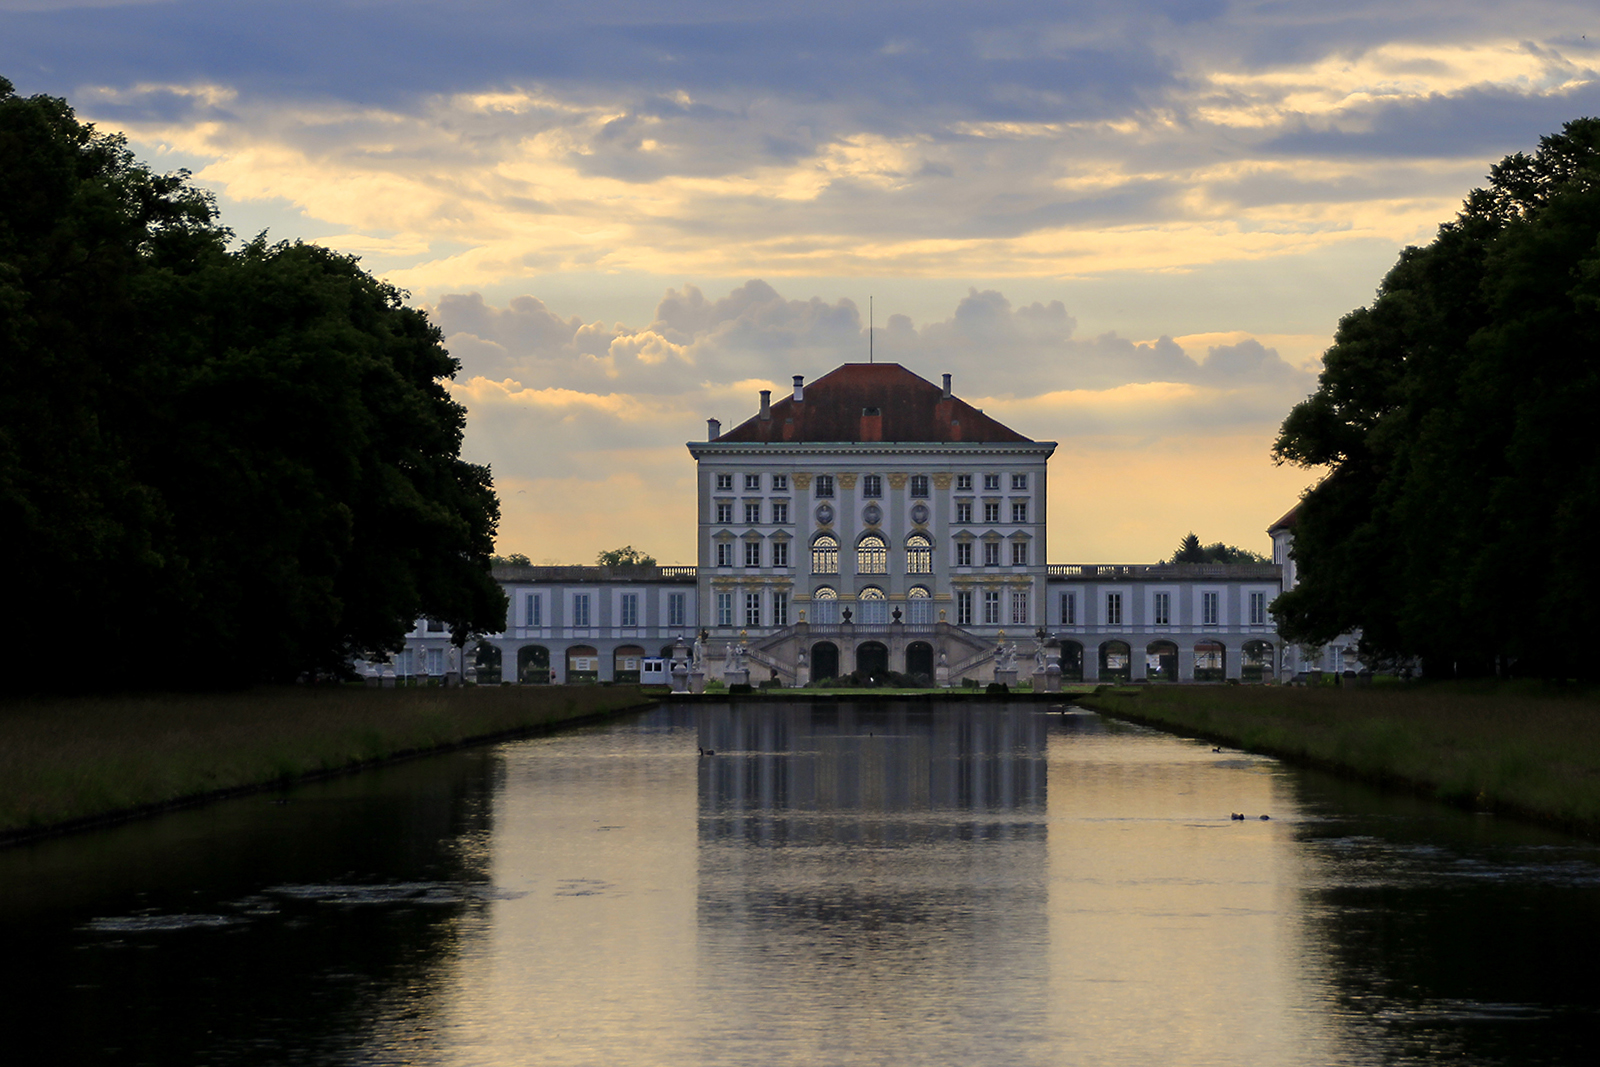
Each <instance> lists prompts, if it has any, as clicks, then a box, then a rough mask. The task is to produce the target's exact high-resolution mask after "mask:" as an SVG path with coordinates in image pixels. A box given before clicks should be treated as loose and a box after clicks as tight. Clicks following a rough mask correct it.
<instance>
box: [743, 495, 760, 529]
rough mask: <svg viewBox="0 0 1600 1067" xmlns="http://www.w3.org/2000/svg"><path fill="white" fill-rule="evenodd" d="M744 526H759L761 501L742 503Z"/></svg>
mask: <svg viewBox="0 0 1600 1067" xmlns="http://www.w3.org/2000/svg"><path fill="white" fill-rule="evenodd" d="M744 524H745V525H746V526H760V525H761V501H759V500H746V501H745V502H744Z"/></svg>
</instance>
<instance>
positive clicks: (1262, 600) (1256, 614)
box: [1250, 593, 1267, 626]
mask: <svg viewBox="0 0 1600 1067" xmlns="http://www.w3.org/2000/svg"><path fill="white" fill-rule="evenodd" d="M1266 624H1267V594H1265V593H1251V594H1250V625H1251V626H1265V625H1266Z"/></svg>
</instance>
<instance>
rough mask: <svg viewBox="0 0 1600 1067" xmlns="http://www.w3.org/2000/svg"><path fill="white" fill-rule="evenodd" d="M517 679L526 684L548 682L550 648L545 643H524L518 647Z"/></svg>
mask: <svg viewBox="0 0 1600 1067" xmlns="http://www.w3.org/2000/svg"><path fill="white" fill-rule="evenodd" d="M517 681H519V682H521V683H523V684H524V685H544V684H546V683H548V682H549V681H550V650H549V649H548V648H545V647H544V646H543V645H523V646H522V647H521V648H519V649H517Z"/></svg>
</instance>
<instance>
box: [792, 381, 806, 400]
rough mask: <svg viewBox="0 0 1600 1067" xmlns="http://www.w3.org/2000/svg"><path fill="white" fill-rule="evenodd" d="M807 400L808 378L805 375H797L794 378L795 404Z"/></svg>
mask: <svg viewBox="0 0 1600 1067" xmlns="http://www.w3.org/2000/svg"><path fill="white" fill-rule="evenodd" d="M805 398H806V376H805V375H804V374H796V375H795V376H794V402H795V403H796V404H798V403H800V402H801V401H802V400H804V399H805Z"/></svg>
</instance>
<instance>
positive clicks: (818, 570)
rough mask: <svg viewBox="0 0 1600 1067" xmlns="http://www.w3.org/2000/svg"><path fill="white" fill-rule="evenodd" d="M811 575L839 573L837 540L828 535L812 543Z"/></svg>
mask: <svg viewBox="0 0 1600 1067" xmlns="http://www.w3.org/2000/svg"><path fill="white" fill-rule="evenodd" d="M811 573H812V574H838V573H839V542H838V540H837V539H835V538H833V537H830V536H829V535H828V534H823V535H822V536H821V537H819V538H817V539H816V540H815V541H813V542H811Z"/></svg>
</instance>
